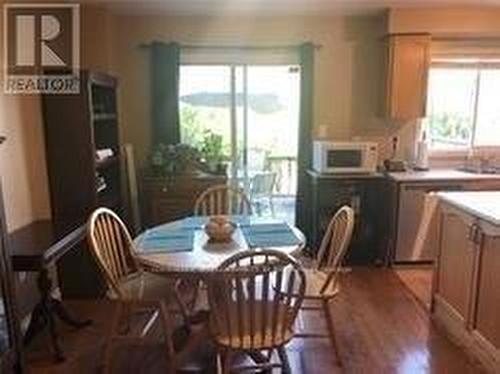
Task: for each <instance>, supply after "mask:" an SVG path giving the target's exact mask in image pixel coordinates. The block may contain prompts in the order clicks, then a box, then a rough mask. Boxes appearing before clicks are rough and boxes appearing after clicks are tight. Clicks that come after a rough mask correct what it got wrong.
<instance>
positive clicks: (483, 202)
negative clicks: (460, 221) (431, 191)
mask: <svg viewBox="0 0 500 374" xmlns="http://www.w3.org/2000/svg"><path fill="white" fill-rule="evenodd" d="M437 195H438V196H439V198H440V199H441V200H443V201H445V202H447V203H449V204H451V205H453V206H455V207H457V208H459V209H463V210H464V211H466V212H468V213H470V214H472V215H474V216H477V217H479V218H481V219H484V220H485V221H487V222H490V223H492V224H494V225H495V226H500V191H478V192H438V193H437Z"/></svg>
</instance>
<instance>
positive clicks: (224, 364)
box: [217, 350, 232, 374]
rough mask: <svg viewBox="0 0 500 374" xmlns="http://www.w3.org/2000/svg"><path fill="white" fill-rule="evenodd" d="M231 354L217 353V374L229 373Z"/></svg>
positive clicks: (227, 351)
mask: <svg viewBox="0 0 500 374" xmlns="http://www.w3.org/2000/svg"><path fill="white" fill-rule="evenodd" d="M231 359H232V354H231V353H230V351H229V350H224V351H223V352H219V353H217V374H229V373H230V372H231Z"/></svg>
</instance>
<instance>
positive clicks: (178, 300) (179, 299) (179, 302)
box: [174, 284, 198, 327]
mask: <svg viewBox="0 0 500 374" xmlns="http://www.w3.org/2000/svg"><path fill="white" fill-rule="evenodd" d="M197 286H198V285H197ZM177 287H178V285H177V284H176V285H175V287H174V297H175V301H176V303H177V305H179V309H180V312H181V314H182V319H183V320H184V323H185V324H186V326H188V327H189V312H188V308H187V306H186V304H185V303H184V301H183V300H182V296H181V295H180V293H179V290H178V288H177Z"/></svg>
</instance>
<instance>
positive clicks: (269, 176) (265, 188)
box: [250, 172, 277, 199]
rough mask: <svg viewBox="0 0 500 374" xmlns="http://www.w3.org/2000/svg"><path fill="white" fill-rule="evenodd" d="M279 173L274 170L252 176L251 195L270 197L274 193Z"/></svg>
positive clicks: (253, 196)
mask: <svg viewBox="0 0 500 374" xmlns="http://www.w3.org/2000/svg"><path fill="white" fill-rule="evenodd" d="M276 176H277V174H276V173H274V172H262V173H257V174H255V175H254V176H253V177H252V180H251V184H250V196H251V198H252V199H255V198H259V197H268V196H271V195H272V193H273V189H274V185H275V184H276Z"/></svg>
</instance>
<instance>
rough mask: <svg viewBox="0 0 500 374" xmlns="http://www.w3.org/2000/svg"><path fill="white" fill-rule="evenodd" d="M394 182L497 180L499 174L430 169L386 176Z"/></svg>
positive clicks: (499, 177) (499, 178) (499, 176)
mask: <svg viewBox="0 0 500 374" xmlns="http://www.w3.org/2000/svg"><path fill="white" fill-rule="evenodd" d="M386 175H387V176H388V178H389V179H392V180H393V181H395V182H433V181H468V180H499V181H500V174H478V173H470V172H466V171H460V170H456V169H431V170H428V171H414V170H408V171H404V172H392V173H387V174H386Z"/></svg>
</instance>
